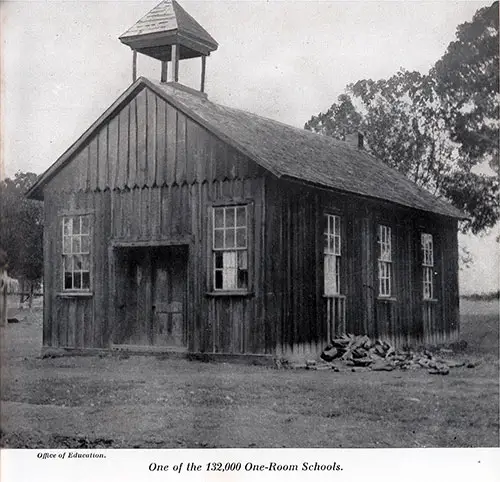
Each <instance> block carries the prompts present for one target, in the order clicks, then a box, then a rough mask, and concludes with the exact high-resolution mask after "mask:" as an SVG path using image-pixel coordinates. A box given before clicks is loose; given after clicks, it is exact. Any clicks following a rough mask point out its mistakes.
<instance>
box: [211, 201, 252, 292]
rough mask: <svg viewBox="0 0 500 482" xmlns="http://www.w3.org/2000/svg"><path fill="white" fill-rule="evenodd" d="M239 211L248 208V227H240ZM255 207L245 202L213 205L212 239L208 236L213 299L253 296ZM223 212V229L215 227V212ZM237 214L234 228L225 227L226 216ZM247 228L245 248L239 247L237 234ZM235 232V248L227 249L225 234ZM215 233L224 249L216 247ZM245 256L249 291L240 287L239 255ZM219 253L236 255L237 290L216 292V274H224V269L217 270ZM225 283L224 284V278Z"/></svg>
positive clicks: (246, 211) (233, 288)
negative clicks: (220, 234) (228, 213)
mask: <svg viewBox="0 0 500 482" xmlns="http://www.w3.org/2000/svg"><path fill="white" fill-rule="evenodd" d="M238 208H245V224H244V225H239V224H238ZM252 208H253V204H252V202H251V201H247V200H242V201H236V202H234V201H233V202H230V201H229V202H221V203H214V204H213V205H212V206H211V208H210V211H211V212H209V219H210V223H209V225H208V228H209V236H208V249H209V253H210V254H209V263H208V266H209V276H208V279H209V283H208V286H209V293H208V294H210V295H212V296H231V295H249V294H251V289H252V288H251V287H252V282H253V270H254V262H253V256H252V254H253V253H252V249H251V246H252V239H253V229H252V227H253V209H252ZM218 209H223V213H224V214H223V219H224V221H223V225H222V226H217V225H216V211H217V210H218ZM230 209H233V210H234V223H233V225H232V226H227V225H226V213H227V211H228V210H230ZM243 228H245V233H246V238H245V246H238V230H241V229H243ZM233 230H234V238H233V239H234V246H226V245H225V244H226V231H233ZM216 231H219V232H221V233H222V240H223V245H222V247H219V246H216ZM239 252H240V253H246V267H247V269H246V270H242V271H246V287H238V280H239V278H238V271H239V264H238V263H239V255H238V253H239ZM217 253H223V255H222V256H223V259H224V253H235V266H234V267H233V268H232V269H234V271H235V278H234V281H235V286H234V287H228V288H224V287H222V288H217V286H216V284H217V281H216V280H217V272H222V273H224V266H222V267H218V266H217V259H216V256H217ZM222 283H223V284H224V274H222Z"/></svg>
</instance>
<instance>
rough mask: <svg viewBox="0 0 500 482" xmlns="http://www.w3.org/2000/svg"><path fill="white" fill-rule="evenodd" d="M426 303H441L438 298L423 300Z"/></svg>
mask: <svg viewBox="0 0 500 482" xmlns="http://www.w3.org/2000/svg"><path fill="white" fill-rule="evenodd" d="M422 301H423V302H424V303H439V300H438V299H436V298H428V299H423V300H422Z"/></svg>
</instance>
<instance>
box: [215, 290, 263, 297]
mask: <svg viewBox="0 0 500 482" xmlns="http://www.w3.org/2000/svg"><path fill="white" fill-rule="evenodd" d="M205 294H206V295H207V296H209V297H212V298H218V297H225V296H233V297H234V296H236V297H237V296H239V297H242V298H248V297H250V296H253V295H254V293H253V292H252V291H209V292H207V293H205Z"/></svg>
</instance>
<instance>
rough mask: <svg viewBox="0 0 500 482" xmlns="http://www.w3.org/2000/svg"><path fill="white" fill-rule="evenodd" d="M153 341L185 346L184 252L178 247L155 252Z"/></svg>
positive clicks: (174, 346) (159, 344) (185, 264)
mask: <svg viewBox="0 0 500 482" xmlns="http://www.w3.org/2000/svg"><path fill="white" fill-rule="evenodd" d="M152 269H153V327H152V328H153V329H152V332H153V340H152V341H153V345H155V346H167V347H172V348H178V349H181V348H186V345H187V343H186V342H187V336H186V325H187V323H186V321H187V320H186V313H187V306H186V300H187V253H186V250H184V249H183V248H180V247H172V248H163V249H161V250H158V251H157V252H155V253H154V255H153V258H152Z"/></svg>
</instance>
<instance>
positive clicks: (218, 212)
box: [214, 208, 224, 228]
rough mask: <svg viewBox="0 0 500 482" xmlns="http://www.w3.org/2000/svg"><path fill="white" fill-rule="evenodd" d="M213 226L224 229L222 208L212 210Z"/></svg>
mask: <svg viewBox="0 0 500 482" xmlns="http://www.w3.org/2000/svg"><path fill="white" fill-rule="evenodd" d="M214 226H215V227H216V228H223V227H224V208H215V209H214Z"/></svg>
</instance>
